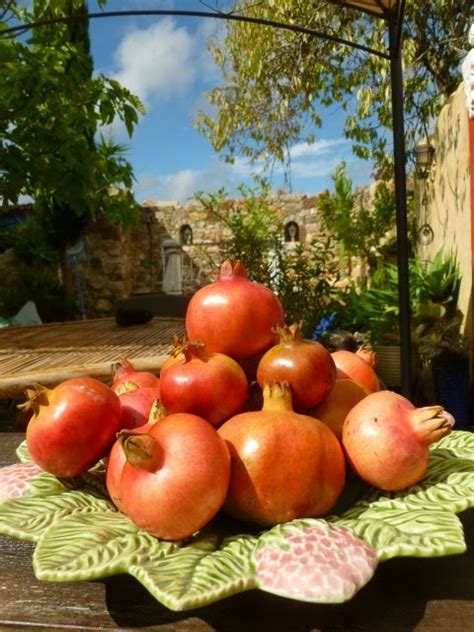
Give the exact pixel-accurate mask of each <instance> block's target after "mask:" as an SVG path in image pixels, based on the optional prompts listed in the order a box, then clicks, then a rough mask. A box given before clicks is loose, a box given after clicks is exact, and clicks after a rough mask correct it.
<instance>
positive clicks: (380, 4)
mask: <svg viewBox="0 0 474 632" xmlns="http://www.w3.org/2000/svg"><path fill="white" fill-rule="evenodd" d="M326 1H327V2H329V3H331V4H335V5H337V6H340V7H341V10H346V9H353V10H356V11H360V12H363V13H365V14H367V15H370V16H372V17H374V18H375V19H381V20H383V21H384V22H385V24H386V27H387V35H388V46H387V48H386V49H384V50H377V49H374V48H372V47H369V46H365V45H364V44H363V43H359V42H352V41H349V40H346V39H343V38H339V37H337V36H334V35H332V34H330V33H325V32H324V31H319V30H315V29H311V28H307V27H304V26H303V25H298V24H290V23H284V22H279V21H276V20H266V19H259V18H255V17H250V16H246V15H245V14H244V13H241V12H240V11H237V9H231V10H229V11H222V10H218V9H217V8H216V9H215V10H207V11H199V10H196V11H194V10H179V9H143V10H141V9H136V10H125V11H101V12H99V13H89V15H88V16H71V17H68V16H65V17H61V18H55V19H49V20H37V21H35V22H30V23H26V24H19V25H16V26H13V27H10V28H7V29H4V30H3V31H2V32H1V35H0V36H1V37H12V36H13V37H14V36H15V35H16V34H18V33H22V32H25V31H27V30H29V29H33V28H39V27H41V26H46V25H50V24H55V23H64V22H69V21H73V20H79V19H99V18H114V17H126V16H181V17H190V18H193V17H194V18H210V19H221V20H234V21H240V22H252V23H254V24H261V25H262V26H267V27H272V28H277V29H287V30H290V31H294V32H299V33H305V34H307V35H312V36H314V37H317V38H323V39H326V40H330V41H333V42H335V43H338V44H341V45H344V46H348V47H350V48H355V49H358V50H362V51H365V52H367V53H368V54H370V55H376V56H378V57H382V58H384V59H387V60H389V61H390V79H391V94H392V119H393V156H394V182H395V199H396V227H397V263H398V279H399V309H400V317H399V324H400V340H401V345H400V349H401V351H400V355H401V369H402V384H401V390H402V393H403V394H404V395H405V396H407V397H410V395H411V378H412V375H411V374H412V370H411V334H410V320H411V317H410V301H409V276H408V222H407V202H406V154H405V133H404V108H403V70H402V59H401V54H402V32H403V20H404V13H405V4H406V0H326ZM207 8H209V7H207Z"/></svg>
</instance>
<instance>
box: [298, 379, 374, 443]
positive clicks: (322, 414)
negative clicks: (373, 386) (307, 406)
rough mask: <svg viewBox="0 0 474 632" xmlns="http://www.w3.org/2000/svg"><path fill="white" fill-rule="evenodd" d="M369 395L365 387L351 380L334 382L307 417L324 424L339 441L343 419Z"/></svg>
mask: <svg viewBox="0 0 474 632" xmlns="http://www.w3.org/2000/svg"><path fill="white" fill-rule="evenodd" d="M369 394H370V391H369V390H368V389H367V388H366V387H365V386H362V384H357V382H354V381H353V380H336V382H335V384H334V386H333V387H332V389H331V390H330V391H329V393H328V395H327V396H326V397H325V398H324V399H323V400H322V401H321V402H320V403H319V404H318V405H317V406H314V408H311V410H309V411H308V415H311V417H316V419H319V420H320V421H322V422H323V423H325V424H326V426H328V427H329V428H331V430H332V431H333V432H334V434H335V435H336V437H337V438H338V439H339V440H341V439H342V426H343V424H344V420H345V418H346V417H347V415H348V414H349V412H350V411H351V410H352V408H354V406H355V405H356V404H358V403H359V402H360V401H361V399H364V397H367V395H369Z"/></svg>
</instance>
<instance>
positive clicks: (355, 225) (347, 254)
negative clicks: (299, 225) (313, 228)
mask: <svg viewBox="0 0 474 632" xmlns="http://www.w3.org/2000/svg"><path fill="white" fill-rule="evenodd" d="M345 168H346V165H345V163H342V164H340V165H339V166H338V167H336V171H335V173H334V175H333V176H332V180H333V182H334V193H330V192H329V191H327V190H326V191H324V192H323V193H322V194H321V195H320V196H319V199H318V203H317V206H318V210H319V211H320V213H321V217H322V219H323V221H324V223H325V225H326V227H327V229H328V232H329V233H330V234H331V235H332V236H333V237H334V238H335V239H336V240H337V242H338V243H339V247H340V259H341V261H342V260H344V259H346V261H347V268H348V269H347V272H348V273H349V274H350V273H351V270H352V258H353V257H356V258H357V259H358V260H359V261H360V262H361V263H362V264H363V267H362V270H361V274H360V277H361V280H362V284H364V282H365V281H366V275H367V273H368V272H369V269H373V268H375V266H376V264H377V261H378V259H379V258H380V248H381V246H382V244H383V242H384V239H385V238H387V235H388V233H389V231H390V229H391V228H392V227H393V226H394V224H395V196H394V192H393V190H392V189H391V188H390V187H389V186H387V184H386V183H385V182H383V181H379V182H378V183H377V184H376V188H375V191H374V195H373V199H372V200H370V201H369V200H367V196H366V195H363V194H362V191H359V192H357V191H354V189H353V185H352V181H351V180H350V178H348V177H347V175H346V173H345Z"/></svg>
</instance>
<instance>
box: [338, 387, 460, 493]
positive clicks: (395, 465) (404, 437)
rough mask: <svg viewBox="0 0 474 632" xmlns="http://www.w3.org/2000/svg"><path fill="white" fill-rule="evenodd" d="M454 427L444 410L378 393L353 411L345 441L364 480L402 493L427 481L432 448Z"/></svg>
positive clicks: (344, 431)
mask: <svg viewBox="0 0 474 632" xmlns="http://www.w3.org/2000/svg"><path fill="white" fill-rule="evenodd" d="M453 424H454V419H453V417H452V416H451V415H450V414H449V413H447V412H446V411H444V409H443V407H442V406H425V407H424V408H416V407H415V406H414V405H413V404H412V403H411V402H410V401H409V400H408V399H406V398H405V397H403V396H402V395H399V394H398V393H393V392H392V391H379V392H377V393H371V394H370V395H367V397H365V398H364V399H363V400H361V401H360V402H359V403H358V404H356V405H355V406H354V408H352V410H351V411H350V412H349V414H348V415H347V417H346V419H345V421H344V425H343V428H342V442H343V445H344V449H345V451H346V454H347V457H348V460H349V463H350V465H351V466H352V468H353V470H354V471H355V472H356V474H358V476H360V478H362V479H364V480H365V481H367V482H368V483H370V484H371V485H374V486H375V487H378V488H380V489H383V490H385V491H399V490H401V489H405V488H406V487H409V486H410V485H415V483H418V481H420V480H421V479H422V478H423V476H424V474H425V471H426V468H427V467H428V457H429V449H428V447H429V445H430V444H431V443H434V442H435V441H438V440H439V439H441V438H442V437H444V436H446V435H447V434H449V432H451V428H452V426H453Z"/></svg>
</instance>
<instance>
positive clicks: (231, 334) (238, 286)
mask: <svg viewBox="0 0 474 632" xmlns="http://www.w3.org/2000/svg"><path fill="white" fill-rule="evenodd" d="M283 322H284V315H283V308H282V306H281V303H280V301H279V299H278V297H277V296H276V294H274V293H273V292H272V291H271V290H270V289H269V288H268V287H266V286H264V285H261V284H260V283H255V282H253V281H250V280H249V279H248V278H247V272H246V270H245V268H244V266H243V265H242V263H241V262H240V261H237V263H236V264H235V265H233V264H232V262H231V261H230V260H227V261H224V263H223V264H222V266H221V269H220V272H219V276H218V279H217V281H215V282H214V283H210V284H209V285H206V286H204V287H202V288H201V289H200V290H198V291H197V292H196V293H195V294H194V295H193V297H192V298H191V301H190V302H189V305H188V309H187V311H186V318H185V325H186V333H187V335H188V338H189V339H190V340H200V341H202V342H203V343H204V345H205V346H206V349H207V351H209V353H216V352H219V353H224V354H226V355H229V356H231V357H232V358H235V359H238V360H240V359H243V358H251V357H252V356H255V355H257V354H258V353H262V352H263V351H265V350H266V349H268V348H269V347H271V346H272V345H273V344H274V342H275V334H274V332H273V328H274V327H275V326H278V325H279V326H281V325H283Z"/></svg>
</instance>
